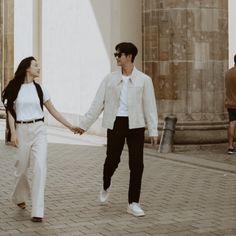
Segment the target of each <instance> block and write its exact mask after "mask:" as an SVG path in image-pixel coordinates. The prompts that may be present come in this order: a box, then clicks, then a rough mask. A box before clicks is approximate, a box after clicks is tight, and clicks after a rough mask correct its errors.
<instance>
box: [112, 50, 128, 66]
mask: <svg viewBox="0 0 236 236" xmlns="http://www.w3.org/2000/svg"><path fill="white" fill-rule="evenodd" d="M114 56H115V58H116V63H117V66H121V67H122V66H125V65H127V64H128V63H130V61H131V55H126V54H125V53H123V52H120V51H119V50H118V51H116V52H115V53H114Z"/></svg>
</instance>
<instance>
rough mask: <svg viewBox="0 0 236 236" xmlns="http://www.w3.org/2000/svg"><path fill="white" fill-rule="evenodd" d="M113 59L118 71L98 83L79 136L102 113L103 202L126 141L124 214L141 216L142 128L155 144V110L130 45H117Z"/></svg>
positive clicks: (148, 80)
mask: <svg viewBox="0 0 236 236" xmlns="http://www.w3.org/2000/svg"><path fill="white" fill-rule="evenodd" d="M115 49H116V52H115V53H114V56H115V58H116V60H117V65H118V66H120V67H121V70H119V71H116V72H112V73H110V74H109V75H107V76H106V78H105V79H104V80H103V82H102V83H101V85H100V87H99V89H98V91H97V94H96V97H95V99H94V101H93V103H92V105H91V107H90V109H89V111H88V112H87V113H86V114H85V116H84V118H83V119H82V120H81V122H80V129H78V130H77V132H78V133H80V134H82V133H83V132H84V131H85V130H87V129H88V128H89V127H90V126H91V125H92V123H93V122H94V121H95V120H96V119H97V118H98V116H99V115H100V114H101V112H102V111H103V110H104V114H103V127H105V128H107V157H106V160H105V163H104V169H103V189H102V190H101V192H100V195H99V199H100V202H101V203H106V202H107V200H108V197H109V191H110V188H111V177H112V176H113V174H114V172H115V170H116V168H117V167H118V164H119V162H120V156H121V153H122V150H123V147H124V144H125V140H126V141H127V145H128V149H129V168H130V182H129V193H128V202H129V204H128V208H127V211H128V213H130V214H133V215H134V216H144V215H145V214H144V211H143V210H142V208H141V207H140V205H139V198H140V190H141V181H142V174H143V167H144V166H143V146H144V130H145V125H146V124H147V128H148V131H149V136H150V137H151V142H152V144H156V143H157V136H158V131H157V122H158V120H157V110H156V100H155V95H154V89H153V84H152V80H151V78H150V77H148V76H147V75H145V74H144V73H142V72H140V71H138V70H137V69H136V68H135V66H134V64H133V63H134V59H135V57H136V55H137V53H138V50H137V48H136V46H135V45H134V44H132V43H126V42H123V43H120V44H118V45H117V46H116V47H115Z"/></svg>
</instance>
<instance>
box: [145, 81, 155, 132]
mask: <svg viewBox="0 0 236 236" xmlns="http://www.w3.org/2000/svg"><path fill="white" fill-rule="evenodd" d="M143 105H144V116H145V119H146V122H147V128H148V133H149V136H158V130H157V126H158V116H157V107H156V98H155V93H154V88H153V84H152V80H151V78H149V77H147V78H146V79H145V81H144V92H143Z"/></svg>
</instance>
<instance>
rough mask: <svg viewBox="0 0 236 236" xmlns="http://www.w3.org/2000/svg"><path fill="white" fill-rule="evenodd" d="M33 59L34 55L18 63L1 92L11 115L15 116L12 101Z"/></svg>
mask: <svg viewBox="0 0 236 236" xmlns="http://www.w3.org/2000/svg"><path fill="white" fill-rule="evenodd" d="M33 60H35V58H34V57H26V58H24V59H23V60H22V61H21V62H20V64H19V65H18V67H17V69H16V72H15V74H14V77H13V79H12V80H11V81H10V82H9V83H8V85H7V86H6V88H5V89H4V90H3V92H2V102H3V104H4V106H5V107H6V110H8V111H10V113H11V115H12V116H13V117H14V118H15V117H16V114H15V111H14V109H13V106H14V101H15V100H16V98H17V95H18V93H19V90H20V87H21V85H22V84H23V83H24V81H25V77H26V70H27V69H28V68H29V67H30V65H31V61H33Z"/></svg>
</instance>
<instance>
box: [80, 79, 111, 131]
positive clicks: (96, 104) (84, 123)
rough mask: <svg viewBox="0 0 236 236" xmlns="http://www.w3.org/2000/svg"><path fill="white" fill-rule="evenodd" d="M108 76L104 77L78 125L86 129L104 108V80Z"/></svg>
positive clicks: (105, 80)
mask: <svg viewBox="0 0 236 236" xmlns="http://www.w3.org/2000/svg"><path fill="white" fill-rule="evenodd" d="M107 79H108V77H106V78H105V79H104V80H103V81H102V83H101V84H100V86H99V88H98V90H97V93H96V96H95V98H94V99H93V102H92V104H91V106H90V108H89V110H88V111H87V113H85V115H84V116H82V117H81V118H80V122H79V127H80V128H82V129H84V130H87V129H88V128H89V127H90V126H91V125H92V124H93V123H94V122H95V121H96V120H97V118H98V117H99V115H100V114H101V113H102V111H103V110H104V103H105V91H106V82H107Z"/></svg>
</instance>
